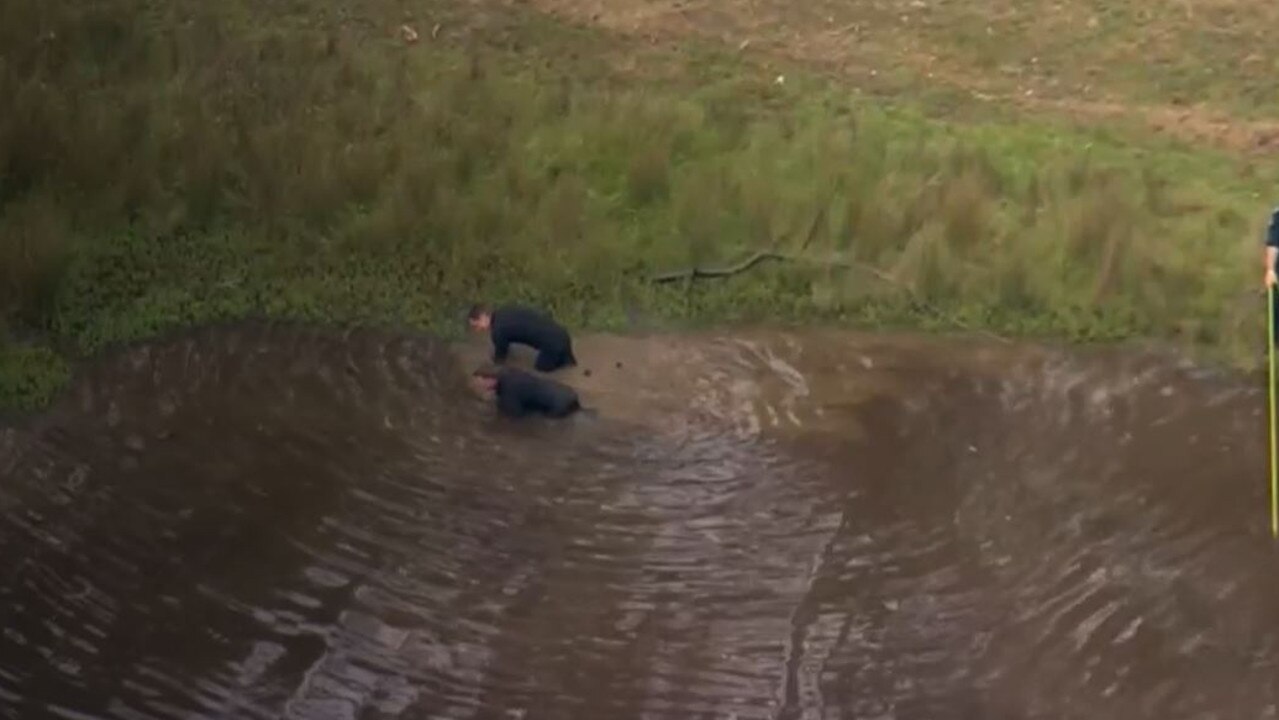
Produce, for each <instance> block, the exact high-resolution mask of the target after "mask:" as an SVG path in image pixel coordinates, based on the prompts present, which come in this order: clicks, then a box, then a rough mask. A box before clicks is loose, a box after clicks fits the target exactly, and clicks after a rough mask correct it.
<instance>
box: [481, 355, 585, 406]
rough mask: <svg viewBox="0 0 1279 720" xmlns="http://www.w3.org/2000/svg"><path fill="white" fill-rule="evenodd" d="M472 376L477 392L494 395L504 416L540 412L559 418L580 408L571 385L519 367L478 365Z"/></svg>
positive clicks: (575, 392)
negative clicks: (484, 366) (479, 366)
mask: <svg viewBox="0 0 1279 720" xmlns="http://www.w3.org/2000/svg"><path fill="white" fill-rule="evenodd" d="M472 378H473V380H474V382H475V384H476V386H477V389H478V390H479V391H480V393H481V394H483V395H486V396H490V397H494V398H495V399H496V400H497V409H498V410H500V411H501V412H502V414H503V415H506V416H508V417H524V416H525V415H528V414H529V413H541V414H543V415H546V416H548V417H553V418H563V417H567V416H569V415H571V414H573V413H574V412H576V411H578V410H581V409H582V406H581V403H579V402H578V399H577V391H575V390H573V388H571V387H569V386H567V385H565V384H563V383H559V382H556V381H554V380H550V379H548V378H542V377H538V376H536V375H534V374H532V373H528V372H525V371H523V370H520V369H519V368H509V367H495V368H480V369H479V370H476V371H475V372H474V373H472Z"/></svg>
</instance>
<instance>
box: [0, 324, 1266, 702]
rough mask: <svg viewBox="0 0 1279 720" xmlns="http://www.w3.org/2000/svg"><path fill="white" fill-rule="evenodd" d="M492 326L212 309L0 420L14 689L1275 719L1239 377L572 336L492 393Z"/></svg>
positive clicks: (949, 351) (903, 345)
mask: <svg viewBox="0 0 1279 720" xmlns="http://www.w3.org/2000/svg"><path fill="white" fill-rule="evenodd" d="M482 353H483V347H482V345H478V344H470V345H467V346H465V347H463V348H461V349H458V348H453V347H449V346H446V345H444V344H441V343H436V342H432V341H430V340H429V339H424V338H414V337H407V336H394V335H386V334H379V333H375V332H360V333H353V334H347V335H337V334H326V333H323V332H319V331H314V330H309V329H300V328H295V327H277V326H245V327H240V328H233V329H219V330H206V331H202V332H197V333H192V334H191V335H189V336H184V337H181V338H177V339H174V340H171V341H168V342H165V343H163V344H155V345H152V346H146V347H138V348H133V349H130V350H127V351H124V352H122V353H120V354H119V355H117V356H115V357H114V358H112V359H109V360H106V361H104V362H102V363H101V364H100V365H98V366H96V367H95V368H94V369H93V370H92V371H91V372H90V373H89V374H87V375H86V376H85V377H84V378H82V379H81V381H80V382H79V384H78V385H77V387H76V388H75V390H74V392H73V393H72V394H71V395H70V396H68V398H67V399H66V401H65V402H64V403H63V405H62V406H60V407H58V408H56V409H54V410H53V411H51V412H50V413H49V414H48V415H47V416H45V417H43V418H41V419H40V420H39V422H38V423H28V424H26V425H23V426H14V427H10V428H8V429H6V430H0V476H2V477H3V478H4V480H3V482H2V483H0V548H2V553H3V557H4V568H5V569H4V571H3V572H4V577H3V582H0V613H2V615H0V620H2V621H3V622H0V626H2V628H3V634H0V717H4V718H23V719H26V718H45V717H48V718H130V719H132V718H277V717H290V718H320V719H326V718H361V719H363V718H428V717H429V718H555V719H562V718H583V719H585V718H591V719H595V718H614V717H617V718H621V717H635V718H641V717H642V718H739V719H742V720H745V719H746V718H796V719H798V718H858V719H863V718H904V719H913V718H921V719H925V718H927V719H946V718H962V719H967V718H974V719H977V718H980V719H983V720H985V719H990V720H999V719H1003V718H1007V719H1010V720H1011V719H1022V718H1088V719H1102V718H1107V719H1108V718H1161V719H1165V718H1240V717H1248V718H1273V717H1277V716H1279V713H1277V711H1276V702H1279V699H1277V698H1276V695H1277V694H1279V680H1276V678H1279V668H1277V667H1276V658H1279V648H1276V647H1275V643H1276V640H1277V639H1279V575H1277V574H1276V573H1275V572H1273V569H1274V553H1273V546H1272V542H1271V540H1270V539H1269V535H1268V527H1267V521H1268V517H1267V515H1266V511H1265V508H1266V502H1267V500H1266V486H1265V478H1266V461H1265V455H1264V450H1265V435H1264V431H1265V423H1264V415H1263V414H1262V412H1263V410H1264V397H1263V396H1262V395H1261V393H1260V392H1258V391H1257V389H1255V388H1251V387H1244V386H1241V385H1239V384H1237V383H1235V382H1234V381H1231V380H1229V379H1223V378H1216V377H1212V376H1209V375H1207V374H1205V373H1202V372H1199V371H1196V370H1195V369H1194V368H1191V367H1187V366H1184V365H1178V364H1174V363H1170V362H1168V361H1166V360H1160V359H1159V358H1156V357H1153V356H1135V355H1125V354H1122V353H1119V352H1109V353H1093V354H1090V355H1087V356H1081V355H1064V354H1056V353H1051V352H1047V351H1043V350H1030V349H1021V348H1018V349H1013V348H1008V347H1002V346H1001V347H993V348H992V347H984V346H982V345H980V344H978V343H975V342H972V341H959V340H941V339H937V340H924V339H919V338H908V337H868V336H860V335H853V334H848V333H838V332H833V331H804V332H794V333H783V332H764V331H759V332H754V333H746V332H743V333H739V334H735V335H733V336H728V337H720V336H709V335H681V336H660V337H651V338H645V337H592V338H583V339H582V340H581V341H579V350H578V356H579V357H580V358H583V359H584V362H583V367H581V368H577V369H575V370H573V371H571V372H570V373H567V374H566V377H567V381H568V382H570V383H572V384H573V385H574V386H575V387H578V388H579V389H580V391H581V393H582V395H583V398H584V401H585V403H586V404H587V405H588V406H593V407H595V408H597V409H598V411H599V415H598V417H594V418H589V417H583V418H578V419H575V420H572V421H569V422H563V423H556V422H551V421H536V422H530V423H514V422H509V421H504V420H502V419H500V418H497V417H496V416H495V415H494V413H493V412H492V410H491V408H489V407H488V406H487V405H485V404H483V403H481V402H479V401H478V400H477V399H476V398H474V397H472V396H470V395H469V394H468V391H467V390H466V389H465V386H464V383H463V382H462V381H463V380H464V376H465V372H466V371H467V370H468V369H469V368H470V367H471V366H472V365H473V364H474V363H475V361H476V360H477V359H478V358H479V357H480V356H481V355H482ZM587 371H590V372H589V375H588V374H587Z"/></svg>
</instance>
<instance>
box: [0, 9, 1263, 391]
mask: <svg viewBox="0 0 1279 720" xmlns="http://www.w3.org/2000/svg"><path fill="white" fill-rule="evenodd" d="M406 6H407V5H406V4H404V3H393V2H389V1H388V2H379V1H378V0H365V1H364V2H363V3H361V4H360V9H359V10H358V11H356V10H350V9H347V10H339V9H337V8H336V6H332V4H326V3H320V2H318V0H297V2H293V3H287V4H285V3H251V2H248V0H225V1H224V2H217V3H207V2H195V1H194V0H174V1H173V2H169V3H150V2H145V0H106V1H104V2H98V3H82V2H71V1H70V0H44V2H41V3H35V2H19V3H17V4H13V3H8V4H4V5H3V6H0V97H6V98H11V99H12V100H11V102H12V104H11V110H8V111H6V112H4V113H0V324H2V326H0V407H7V408H10V409H13V408H34V407H39V406H41V405H43V404H45V403H46V402H47V401H48V400H49V399H50V398H51V397H53V396H54V394H55V393H56V391H57V390H58V389H59V388H61V387H62V385H63V383H64V381H65V378H66V375H67V368H68V363H71V362H74V361H76V360H77V359H79V358H82V357H85V356H87V355H90V354H92V353H94V352H97V351H99V350H100V349H102V348H103V347H104V346H106V345H108V344H111V343H116V342H122V341H131V340H137V339H142V338H146V337H148V336H151V335H154V334H156V333H158V332H161V331H164V330H167V329H171V328H174V327H178V326H185V325H190V324H194V323H202V322H209V321H215V320H228V319H236V318H245V317H253V316H266V317H278V318H300V319H309V320H317V321H323V322H332V323H348V322H360V323H375V324H397V325H405V326H411V327H418V328H426V329H433V330H436V331H439V332H443V333H451V332H455V331H457V330H458V329H460V326H461V317H462V315H461V313H462V312H463V311H464V309H465V307H466V306H467V305H468V304H469V303H470V302H472V301H473V300H475V299H481V298H482V299H489V300H498V301H501V300H522V301H527V302H532V303H537V304H539V305H543V306H546V307H548V308H550V309H551V310H553V311H554V312H555V313H556V314H557V315H559V316H561V317H562V318H563V319H564V320H566V321H567V322H568V323H569V324H571V325H572V326H574V327H576V328H580V329H588V328H622V327H625V326H627V325H628V324H629V323H631V322H634V321H635V320H636V319H637V318H638V319H642V320H643V321H645V322H651V323H659V324H687V323H699V324H701V323H711V322H715V323H720V322H743V321H787V322H789V321H814V320H821V321H833V320H841V321H845V322H851V323H857V324H859V325H870V326H875V325H895V326H913V327H928V328H968V329H977V328H980V329H986V330H990V331H994V332H998V333H1005V334H1010V335H1037V336H1053V337H1063V338H1069V339H1076V340H1081V339H1082V340H1104V339H1117V338H1123V337H1130V336H1134V335H1140V336H1146V337H1157V338H1182V339H1185V340H1187V341H1189V342H1192V343H1193V344H1195V345H1197V346H1199V347H1202V348H1206V349H1208V350H1210V351H1212V352H1214V353H1216V354H1218V355H1220V356H1221V357H1227V358H1231V359H1234V360H1237V361H1240V362H1243V361H1245V360H1246V359H1248V358H1253V357H1259V354H1258V352H1257V350H1259V348H1260V346H1259V345H1258V342H1259V341H1263V340H1264V324H1263V321H1264V315H1263V313H1264V303H1262V302H1261V299H1260V298H1259V297H1258V295H1257V293H1256V292H1255V290H1254V288H1255V287H1256V286H1258V285H1259V279H1260V273H1259V271H1258V265H1259V261H1258V259H1259V257H1260V255H1259V242H1260V241H1259V236H1260V232H1261V223H1262V221H1263V220H1264V216H1265V214H1266V210H1267V207H1268V205H1267V203H1269V199H1268V198H1264V199H1263V198H1262V196H1261V195H1260V193H1261V191H1263V190H1265V189H1268V188H1269V187H1273V180H1274V172H1273V171H1272V170H1268V169H1258V168H1257V167H1256V166H1254V165H1252V164H1251V163H1249V162H1247V161H1245V160H1243V159H1240V158H1238V157H1235V156H1231V155H1227V154H1223V153H1218V152H1214V151H1208V150H1201V149H1194V148H1189V147H1181V146H1176V145H1173V144H1171V143H1170V142H1168V141H1164V140H1153V139H1141V138H1134V137H1131V136H1123V135H1118V134H1112V133H1107V132H1106V131H1105V130H1100V129H1093V130H1082V129H1076V128H1072V127H1070V126H1067V125H1064V124H1054V123H1052V122H1049V121H1046V120H1036V121H1029V120H1018V119H1016V117H1000V116H999V115H998V114H992V115H991V116H990V117H989V119H987V120H985V121H976V120H971V119H970V120H967V121H965V122H964V123H962V124H961V123H950V122H946V121H945V120H944V119H938V118H935V117H927V116H926V115H924V114H921V113H920V112H917V111H914V110H912V109H911V108H910V107H909V106H908V105H903V106H897V107H890V106H887V105H883V104H874V103H871V102H869V101H865V100H859V99H858V96H857V95H856V94H855V93H852V92H850V91H849V89H848V88H846V87H844V86H842V85H841V84H840V83H839V82H838V81H836V80H830V79H825V78H822V77H819V76H817V75H814V74H807V73H805V71H804V70H803V69H802V68H793V67H792V68H787V69H785V71H784V72H785V78H784V81H782V82H779V81H778V79H777V70H776V68H772V69H767V71H766V68H764V67H762V66H761V65H760V64H759V63H751V62H746V61H739V60H738V59H736V58H734V57H731V56H728V55H719V54H716V52H715V51H714V50H713V49H706V48H701V49H699V48H691V47H686V48H682V49H679V50H670V49H645V48H641V47H639V46H632V45H627V44H626V42H625V41H621V40H618V39H616V38H610V37H606V36H604V35H602V34H599V33H596V32H594V31H588V30H580V29H573V28H569V27H566V26H563V25H560V24H557V23H555V22H553V21H550V20H547V19H545V18H543V17H541V16H538V15H535V14H533V13H531V12H517V11H514V10H511V9H510V8H504V9H501V10H500V11H497V10H493V12H494V13H498V12H500V16H499V15H492V14H485V12H484V6H483V5H482V4H478V5H477V4H474V3H466V4H461V3H454V2H450V1H448V0H435V1H434V2H421V3H415V4H413V5H412V7H413V8H414V12H413V17H414V18H417V20H416V21H411V22H413V23H414V27H415V29H416V30H417V32H418V33H419V34H420V40H419V41H418V42H416V43H406V42H405V41H404V40H403V39H401V38H400V37H398V36H397V35H395V34H394V30H395V28H396V27H398V26H399V24H400V23H401V22H403V21H404V17H405V15H404V11H405V7H406ZM623 59H624V62H623ZM765 249H767V250H774V251H776V252H778V253H780V254H782V255H784V256H785V259H783V260H780V261H776V262H769V263H761V264H759V265H757V266H756V267H754V268H752V269H751V270H750V271H748V272H744V273H741V274H739V275H735V276H733V277H730V278H725V279H702V280H697V281H695V282H690V283H683V282H675V283H666V284H660V285H659V284H653V283H652V282H650V278H651V276H652V275H654V274H656V273H658V272H661V271H666V270H671V269H678V268H680V267H690V266H694V265H701V266H712V265H725V264H731V263H732V262H733V261H735V260H738V259H740V258H742V257H744V256H746V255H749V254H750V253H752V252H755V251H759V250H765Z"/></svg>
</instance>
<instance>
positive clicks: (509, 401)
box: [497, 392, 524, 417]
mask: <svg viewBox="0 0 1279 720" xmlns="http://www.w3.org/2000/svg"><path fill="white" fill-rule="evenodd" d="M497 409H498V410H500V411H501V412H502V414H503V415H506V416H507V417H523V415H524V403H522V402H520V399H519V397H517V396H516V394H515V393H513V392H506V393H499V394H498V396H497Z"/></svg>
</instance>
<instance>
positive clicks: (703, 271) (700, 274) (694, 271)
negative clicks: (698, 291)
mask: <svg viewBox="0 0 1279 720" xmlns="http://www.w3.org/2000/svg"><path fill="white" fill-rule="evenodd" d="M784 259H785V258H784V257H783V256H782V255H781V254H779V253H775V252H771V251H768V250H760V251H759V252H756V253H755V254H754V255H751V256H750V257H747V258H746V259H745V260H742V261H741V262H739V263H736V264H734V265H728V266H726V267H722V268H699V267H691V268H687V269H685V270H672V271H671V272H666V273H661V274H660V275H654V276H653V277H651V278H649V281H650V282H654V283H668V282H675V281H676V280H696V279H697V278H713V277H729V276H731V275H736V274H738V273H742V272H746V271H747V270H750V269H751V268H753V267H755V266H756V265H758V264H760V263H761V262H763V261H765V260H784Z"/></svg>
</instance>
